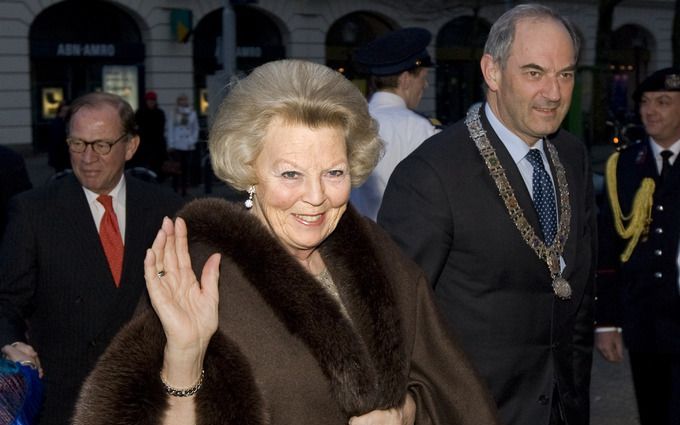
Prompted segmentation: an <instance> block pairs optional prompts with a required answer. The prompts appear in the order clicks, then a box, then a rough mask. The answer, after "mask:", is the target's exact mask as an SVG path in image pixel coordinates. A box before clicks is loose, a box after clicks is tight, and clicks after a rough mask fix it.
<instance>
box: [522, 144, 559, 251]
mask: <svg viewBox="0 0 680 425" xmlns="http://www.w3.org/2000/svg"><path fill="white" fill-rule="evenodd" d="M526 158H527V160H528V161H529V162H530V163H531V166H532V167H534V174H533V176H532V184H533V187H534V193H533V198H534V208H535V209H536V213H537V214H538V221H539V223H540V224H541V230H542V231H543V242H545V244H546V245H547V246H550V245H552V243H553V241H554V240H555V234H556V233H557V210H556V207H555V189H554V188H553V184H552V180H550V176H549V175H548V172H547V171H545V167H544V166H543V158H541V151H539V150H538V149H531V150H529V153H528V154H527V156H526Z"/></svg>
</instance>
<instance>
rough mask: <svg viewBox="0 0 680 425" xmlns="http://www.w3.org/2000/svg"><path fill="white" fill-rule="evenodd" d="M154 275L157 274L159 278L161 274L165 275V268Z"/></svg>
mask: <svg viewBox="0 0 680 425" xmlns="http://www.w3.org/2000/svg"><path fill="white" fill-rule="evenodd" d="M156 276H158V278H159V279H160V278H162V277H163V276H165V270H161V271H159V272H158V273H156Z"/></svg>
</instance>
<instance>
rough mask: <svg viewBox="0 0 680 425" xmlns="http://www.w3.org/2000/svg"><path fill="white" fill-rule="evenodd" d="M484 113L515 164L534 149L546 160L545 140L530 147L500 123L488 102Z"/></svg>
mask: <svg viewBox="0 0 680 425" xmlns="http://www.w3.org/2000/svg"><path fill="white" fill-rule="evenodd" d="M484 113H486V118H487V119H488V120H489V124H490V125H491V128H493V131H495V132H496V134H497V135H498V138H499V139H501V142H502V143H503V145H504V146H505V148H506V149H507V150H508V152H510V156H511V157H512V160H513V161H515V164H517V163H518V162H520V161H521V160H522V159H524V157H526V156H527V154H528V153H529V150H530V149H533V148H535V149H538V150H540V151H541V154H542V156H543V157H544V158H545V154H544V153H543V139H540V140H538V141H537V142H536V143H535V144H534V145H533V146H531V147H529V145H527V144H526V142H525V141H524V140H522V139H520V138H519V136H518V135H516V134H515V133H513V132H512V131H510V130H509V129H508V128H507V127H506V126H505V125H503V123H502V122H500V120H499V119H498V118H497V117H496V115H494V113H493V111H492V110H491V107H490V106H489V103H488V102H487V103H485V104H484Z"/></svg>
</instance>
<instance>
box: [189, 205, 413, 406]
mask: <svg viewBox="0 0 680 425" xmlns="http://www.w3.org/2000/svg"><path fill="white" fill-rule="evenodd" d="M178 215H179V216H181V217H183V218H184V219H185V220H186V222H187V227H188V231H189V238H190V241H189V242H190V244H193V243H201V244H205V245H207V246H208V249H209V250H212V251H213V252H220V253H222V255H223V256H227V257H229V258H231V260H232V261H233V262H234V263H235V264H236V265H237V266H238V267H239V268H240V270H241V271H242V273H243V275H244V276H245V277H246V279H248V281H249V282H250V283H251V284H252V285H253V286H254V287H255V288H256V289H257V291H258V292H259V293H260V294H261V296H262V297H263V298H264V299H265V300H266V302H267V303H268V304H269V306H270V307H271V309H272V311H274V312H275V314H276V315H277V316H278V318H279V319H280V320H281V321H282V322H283V323H284V324H285V326H286V327H287V329H288V330H289V331H290V332H291V334H294V335H297V336H298V337H299V338H300V339H301V340H302V341H303V342H304V343H305V344H306V345H307V347H308V348H309V350H310V352H311V353H312V354H313V355H314V357H315V358H316V360H317V362H318V364H319V365H320V367H321V369H322V370H323V372H324V374H325V376H326V377H327V378H328V380H329V381H330V387H331V389H332V393H333V396H334V397H335V399H336V400H337V402H338V405H339V406H340V407H341V408H342V409H343V410H344V411H345V413H347V415H350V416H351V415H358V414H363V413H366V412H368V411H371V410H373V409H386V408H391V407H395V406H397V405H399V404H401V403H402V401H403V398H404V396H405V392H406V384H407V376H406V373H407V370H408V368H407V365H406V356H405V353H404V347H403V340H402V335H401V331H400V330H401V328H400V325H399V315H398V312H397V307H396V305H395V299H394V294H393V293H392V287H391V286H390V283H389V282H388V280H387V276H386V274H385V271H384V270H383V268H382V264H381V263H380V261H379V260H378V258H377V256H376V254H375V253H376V250H377V249H379V247H376V246H374V244H373V241H372V239H371V237H370V231H371V230H370V229H369V227H368V226H369V225H370V224H369V223H368V222H367V221H366V220H365V219H363V218H361V217H359V216H358V214H357V213H356V212H355V211H354V210H353V209H352V208H351V207H349V208H348V210H347V211H346V212H345V214H344V215H343V217H342V218H341V220H340V222H339V223H338V226H337V228H336V229H335V231H334V232H333V233H332V234H331V235H330V236H329V237H328V238H327V239H326V240H325V241H324V242H323V244H322V246H321V247H320V252H321V255H322V257H323V258H324V262H325V263H326V266H327V267H328V269H329V271H330V273H331V275H332V277H333V281H334V282H335V284H336V286H337V287H338V290H339V292H340V295H341V297H342V299H343V303H344V304H345V306H346V307H347V311H348V313H349V315H350V317H351V319H352V321H351V322H350V321H349V320H347V318H346V317H345V316H344V315H343V314H342V312H341V310H340V308H339V306H338V305H337V303H336V302H335V301H334V300H333V299H332V298H331V296H330V295H328V294H327V292H326V290H325V289H323V288H322V287H321V285H320V284H319V283H318V282H317V281H316V280H315V279H314V277H313V276H311V275H310V274H309V273H308V272H306V270H305V269H304V268H303V267H302V266H301V265H300V264H299V263H298V262H297V261H296V260H295V259H294V258H293V257H292V256H291V255H290V254H289V253H288V252H287V251H286V250H285V249H284V248H283V246H282V245H281V244H280V243H279V242H278V241H277V240H276V239H275V238H274V237H272V235H271V234H270V232H269V231H268V230H267V229H266V228H265V227H264V226H263V225H262V224H261V223H260V221H259V220H258V219H257V218H256V217H254V216H253V215H251V214H249V213H247V212H245V211H244V210H243V208H242V207H241V206H240V205H236V204H231V203H229V202H227V201H224V200H219V199H199V200H196V201H193V202H191V203H189V204H188V205H186V206H185V207H184V208H183V209H182V211H180V212H179V213H178ZM265 259H266V260H265ZM290 294H295V296H291V295H290ZM353 324H354V325H353ZM330 336H332V337H330Z"/></svg>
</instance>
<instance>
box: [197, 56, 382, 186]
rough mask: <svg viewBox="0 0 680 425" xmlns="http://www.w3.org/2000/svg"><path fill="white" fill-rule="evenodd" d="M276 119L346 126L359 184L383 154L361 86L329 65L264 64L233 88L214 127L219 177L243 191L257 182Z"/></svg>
mask: <svg viewBox="0 0 680 425" xmlns="http://www.w3.org/2000/svg"><path fill="white" fill-rule="evenodd" d="M277 117H278V118H281V119H282V120H283V121H284V122H286V123H288V124H302V125H306V126H309V127H311V128H318V127H323V126H331V127H338V128H342V129H344V133H345V142H346V144H347V157H348V160H349V167H350V174H351V179H352V186H354V187H356V186H359V185H360V184H361V183H363V182H364V181H365V180H366V179H367V178H368V175H369V174H370V173H371V171H372V170H373V168H374V167H375V165H376V164H377V163H378V160H379V159H380V156H381V154H382V149H383V143H382V141H381V140H380V138H379V137H378V125H377V123H376V121H375V120H373V118H371V116H370V115H369V113H368V104H367V103H366V99H365V98H364V96H363V95H362V94H361V92H360V91H359V89H357V87H356V86H355V85H354V84H352V83H351V82H350V81H349V80H347V79H346V78H345V77H344V76H343V75H342V74H340V73H338V72H336V71H334V70H332V69H330V68H328V67H326V66H323V65H319V64H316V63H313V62H306V61H301V60H289V59H287V60H280V61H274V62H268V63H266V64H264V65H262V66H259V67H257V68H255V70H253V72H252V73H251V74H250V75H249V76H248V77H246V78H244V79H242V80H239V81H237V82H236V83H234V85H233V86H232V87H231V90H230V92H229V94H228V95H227V97H226V98H225V99H224V102H222V105H221V106H220V109H219V112H218V113H217V115H216V117H215V120H214V122H213V125H212V128H211V130H210V139H209V141H208V146H209V149H210V157H211V161H212V166H213V171H214V172H215V175H217V177H219V178H220V179H222V180H224V181H226V182H227V183H229V184H230V185H231V186H233V187H234V188H236V189H239V190H245V189H247V188H248V186H250V185H253V184H257V181H256V176H255V171H254V169H253V164H254V162H255V159H256V158H257V156H258V155H259V153H260V152H261V151H262V142H263V138H264V136H265V133H266V132H267V128H268V127H269V124H270V123H271V122H272V120H273V119H274V118H277Z"/></svg>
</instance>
